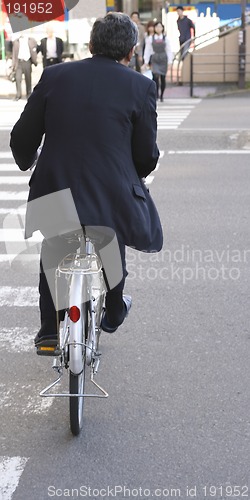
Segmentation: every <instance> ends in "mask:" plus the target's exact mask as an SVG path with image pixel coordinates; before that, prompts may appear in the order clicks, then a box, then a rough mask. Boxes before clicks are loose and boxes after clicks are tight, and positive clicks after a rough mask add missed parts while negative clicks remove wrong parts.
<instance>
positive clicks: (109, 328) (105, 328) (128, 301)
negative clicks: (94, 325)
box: [101, 295, 132, 333]
mask: <svg viewBox="0 0 250 500" xmlns="http://www.w3.org/2000/svg"><path fill="white" fill-rule="evenodd" d="M123 302H124V306H125V315H124V318H123V320H122V322H121V323H120V324H119V325H116V326H112V325H110V324H109V322H108V321H107V316H106V313H104V315H103V317H102V321H101V329H102V330H103V331H104V332H108V333H114V332H115V331H116V330H117V328H118V327H119V326H121V324H122V323H123V321H124V320H125V318H126V317H127V316H128V313H129V311H130V309H131V306H132V298H131V297H130V296H129V295H123Z"/></svg>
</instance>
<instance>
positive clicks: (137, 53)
mask: <svg viewBox="0 0 250 500" xmlns="http://www.w3.org/2000/svg"><path fill="white" fill-rule="evenodd" d="M130 18H131V20H132V21H133V22H134V23H135V25H136V26H137V29H138V41H137V44H136V47H135V50H134V55H133V57H132V59H131V61H130V64H129V66H130V67H132V68H133V69H135V70H136V71H138V72H139V73H140V72H141V67H142V64H143V47H144V38H145V28H144V26H143V24H142V23H141V20H140V13H139V12H137V11H134V12H132V13H131V15H130Z"/></svg>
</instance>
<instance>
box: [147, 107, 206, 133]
mask: <svg viewBox="0 0 250 500" xmlns="http://www.w3.org/2000/svg"><path fill="white" fill-rule="evenodd" d="M199 102H201V99H197V100H195V102H190V100H187V99H181V100H179V101H178V100H173V101H168V102H165V103H164V105H162V104H158V106H157V115H158V116H157V128H158V130H176V129H177V128H178V127H179V125H181V123H182V122H183V121H184V120H185V119H186V118H187V117H188V115H189V114H190V113H191V111H192V110H193V109H194V108H195V106H196V105H197V104H199Z"/></svg>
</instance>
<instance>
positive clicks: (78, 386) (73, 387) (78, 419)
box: [69, 305, 88, 436]
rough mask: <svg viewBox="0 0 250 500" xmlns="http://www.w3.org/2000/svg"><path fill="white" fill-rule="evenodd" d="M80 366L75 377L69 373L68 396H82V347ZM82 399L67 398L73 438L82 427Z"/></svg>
mask: <svg viewBox="0 0 250 500" xmlns="http://www.w3.org/2000/svg"><path fill="white" fill-rule="evenodd" d="M83 329H84V335H83V342H86V338H87V332H88V310H87V305H86V306H85V308H84V317H83ZM82 366H83V369H82V371H81V373H79V374H77V375H75V374H74V373H72V372H71V371H70V372H69V393H70V394H83V393H84V388H85V368H86V347H85V346H84V345H83V346H82ZM84 399H85V398H84V397H77V396H72V397H70V398H69V415H70V429H71V432H72V434H73V435H74V436H77V435H78V434H80V432H81V429H82V427H83V410H84Z"/></svg>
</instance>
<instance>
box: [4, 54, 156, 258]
mask: <svg viewBox="0 0 250 500" xmlns="http://www.w3.org/2000/svg"><path fill="white" fill-rule="evenodd" d="M156 129H157V125H156V89H155V83H154V82H153V81H152V80H150V79H148V78H146V77H144V76H143V75H141V74H139V73H137V72H135V71H133V70H131V69H130V68H127V67H126V66H123V65H122V64H119V63H117V62H116V61H114V60H111V59H109V58H107V57H104V56H94V57H93V58H89V59H85V60H82V61H76V62H72V63H68V64H58V65H55V66H52V67H49V68H46V69H45V70H44V72H43V74H42V77H41V80H40V82H39V83H38V85H37V86H36V87H35V89H34V91H33V93H32V95H31V96H30V98H29V100H28V102H27V104H26V107H25V109H24V111H23V113H22V115H21V117H20V119H19V121H18V122H17V123H16V125H15V126H14V128H13V130H12V133H11V143H10V146H11V148H12V152H13V156H14V158H15V160H16V163H17V164H18V166H19V168H20V169H21V170H27V169H28V168H29V167H30V165H31V164H32V162H33V160H34V158H35V154H36V151H37V148H38V146H39V145H40V143H41V139H42V136H43V134H45V142H44V145H43V149H42V152H41V155H40V157H39V160H38V163H37V166H36V168H35V171H34V173H33V175H32V177H31V180H30V193H29V201H30V200H35V199H37V198H39V197H42V196H44V195H47V194H50V193H53V192H57V191H60V190H63V189H67V188H70V190H71V193H72V195H73V199H74V202H75V205H76V209H77V212H78V215H79V219H80V222H81V224H84V225H90V226H91V225H92V226H95V225H97V226H107V227H110V228H113V229H114V230H115V231H116V233H117V237H118V239H119V241H121V242H123V243H124V244H126V245H128V246H133V247H135V248H137V249H138V250H144V251H153V250H154V251H159V250H160V249H161V247H162V231H161V224H160V221H159V217H158V214H157V211H156V209H155V206H154V204H153V201H152V199H151V198H150V195H149V193H148V191H147V190H146V188H145V186H144V184H143V182H141V178H142V177H145V176H147V175H148V174H149V173H150V172H151V171H152V170H154V168H155V167H156V164H157V160H158V156H159V151H158V148H157V145H156ZM29 205H30V204H28V212H27V217H26V232H27V236H29V235H31V234H32V232H33V231H34V230H36V229H39V214H37V213H33V211H32V209H31V208H30V210H29ZM48 222H49V221H48Z"/></svg>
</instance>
